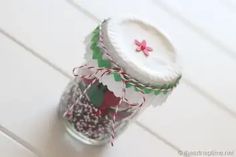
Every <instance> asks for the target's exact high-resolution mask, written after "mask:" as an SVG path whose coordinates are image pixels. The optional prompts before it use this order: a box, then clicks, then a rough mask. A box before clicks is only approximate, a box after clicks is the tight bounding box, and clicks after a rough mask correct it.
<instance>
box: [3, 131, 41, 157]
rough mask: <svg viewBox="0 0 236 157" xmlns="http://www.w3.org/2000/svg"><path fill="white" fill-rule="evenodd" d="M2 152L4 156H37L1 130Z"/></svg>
mask: <svg viewBox="0 0 236 157" xmlns="http://www.w3.org/2000/svg"><path fill="white" fill-rule="evenodd" d="M0 152H1V156H4V157H16V156H17V157H36V155H35V154H33V153H32V152H30V151H29V150H27V149H26V148H25V147H23V146H22V145H21V144H19V143H17V142H16V141H14V140H12V139H11V138H10V137H8V136H7V135H6V134H4V133H2V132H0Z"/></svg>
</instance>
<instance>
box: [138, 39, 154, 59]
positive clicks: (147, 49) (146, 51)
mask: <svg viewBox="0 0 236 157" xmlns="http://www.w3.org/2000/svg"><path fill="white" fill-rule="evenodd" d="M135 45H137V46H138V47H137V48H136V51H137V52H140V51H142V52H143V53H144V55H145V56H148V55H149V52H150V51H152V48H151V47H148V46H147V43H146V40H143V41H142V42H139V41H138V40H135Z"/></svg>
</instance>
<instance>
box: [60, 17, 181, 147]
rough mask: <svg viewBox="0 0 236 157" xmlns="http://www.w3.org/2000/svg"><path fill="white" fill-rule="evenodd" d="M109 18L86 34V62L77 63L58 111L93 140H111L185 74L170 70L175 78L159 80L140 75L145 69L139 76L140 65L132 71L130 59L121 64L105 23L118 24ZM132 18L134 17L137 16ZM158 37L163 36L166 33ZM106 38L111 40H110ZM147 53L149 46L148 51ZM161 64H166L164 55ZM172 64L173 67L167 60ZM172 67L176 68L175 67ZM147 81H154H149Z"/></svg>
mask: <svg viewBox="0 0 236 157" xmlns="http://www.w3.org/2000/svg"><path fill="white" fill-rule="evenodd" d="M109 21H110V20H106V21H104V22H102V24H101V25H100V26H98V27H97V28H96V29H95V30H94V31H93V33H92V34H91V35H90V36H89V37H88V39H87V41H86V44H87V52H86V55H85V56H86V59H87V63H86V64H85V65H83V66H80V67H78V68H74V70H73V73H74V76H75V78H74V79H73V80H72V81H71V82H70V83H69V84H68V86H67V88H66V90H65V92H64V94H63V95H62V97H61V101H60V116H61V117H62V119H63V121H64V123H65V125H66V129H67V131H68V132H69V133H70V134H71V135H72V136H73V137H75V138H76V139H78V140H80V141H82V142H84V143H86V144H91V145H101V144H106V143H109V142H111V144H112V145H113V140H114V138H116V137H117V136H118V135H119V134H120V133H121V132H122V131H123V130H124V129H125V128H126V127H127V126H128V124H129V123H130V121H132V120H134V119H135V117H136V116H137V115H139V113H140V112H141V111H142V110H143V109H144V108H145V107H147V106H149V105H150V104H155V105H158V104H159V105H160V104H162V103H163V102H164V101H165V100H166V98H167V97H168V95H169V94H170V93H171V91H172V89H173V88H174V87H175V86H176V85H177V84H178V82H179V80H180V78H181V74H180V73H177V72H176V71H174V72H173V71H171V72H172V73H170V76H173V77H172V80H170V79H167V80H166V82H165V81H164V82H163V81H162V82H158V81H155V80H150V78H151V77H148V76H147V78H141V77H144V76H145V75H142V73H141V72H140V77H137V76H139V75H137V69H135V75H133V72H132V67H131V70H130V66H129V64H130V62H127V67H126V66H124V64H122V65H123V66H120V65H121V64H120V63H117V62H118V60H115V59H114V58H113V57H114V53H116V54H118V53H119V52H117V51H116V50H114V49H113V47H112V48H111V46H110V45H112V40H109V41H108V40H106V39H108V38H109V35H107V34H104V33H105V31H104V30H107V27H116V26H112V25H110V26H108V25H107V23H108V22H109ZM130 22H131V23H132V22H134V20H131V21H130ZM138 22H140V20H138ZM142 23H143V21H142ZM143 24H145V23H143ZM113 25H114V21H113ZM146 26H150V24H147V25H146ZM134 28H136V27H134ZM150 29H153V27H152V28H150ZM145 30H146V29H145ZM159 33H160V32H159ZM108 34H109V33H108ZM160 37H161V38H163V35H161V36H160ZM110 38H111V37H110ZM129 38H130V37H129ZM164 39H165V41H166V42H167V46H169V45H171V44H170V43H169V40H167V39H166V38H165V37H164ZM108 42H111V43H109V44H108ZM135 43H136V45H138V44H140V43H139V42H138V41H136V40H135ZM145 45H146V43H145ZM145 45H142V46H143V47H142V46H141V47H140V49H139V50H140V51H143V50H144V48H145ZM116 46H117V45H116ZM171 48H172V47H171ZM149 50H151V48H150V49H149ZM173 51H174V49H173ZM131 54H132V53H131ZM147 54H148V52H147V51H146V52H145V55H147ZM132 55H136V54H132ZM144 57H147V56H144ZM144 59H145V58H144ZM161 64H162V65H163V61H162V63H161ZM128 67H129V68H128ZM161 68H163V67H161ZM164 68H165V66H164ZM168 68H170V66H169V65H168ZM128 69H129V70H128ZM159 69H160V68H159ZM173 69H174V70H176V68H175V67H174V68H173ZM126 70H127V71H128V72H129V73H128V72H127V71H126ZM168 70H169V69H168ZM162 71H163V70H162ZM171 74H172V75H171ZM176 74H178V75H176ZM134 76H136V77H134ZM161 76H162V75H161ZM168 78H170V77H168ZM152 79H153V77H152ZM158 79H159V77H158ZM142 80H145V81H146V82H143V81H142ZM147 81H148V82H151V83H147ZM152 81H153V82H155V84H154V83H152Z"/></svg>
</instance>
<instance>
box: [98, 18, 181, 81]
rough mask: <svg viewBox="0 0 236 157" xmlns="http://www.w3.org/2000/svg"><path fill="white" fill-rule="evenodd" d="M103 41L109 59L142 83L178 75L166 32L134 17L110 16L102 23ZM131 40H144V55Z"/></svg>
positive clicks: (169, 79)
mask: <svg viewBox="0 0 236 157" xmlns="http://www.w3.org/2000/svg"><path fill="white" fill-rule="evenodd" d="M102 34H103V40H104V42H105V43H104V44H105V46H106V47H107V49H108V51H109V53H110V55H111V57H112V58H113V60H114V61H115V62H116V63H117V64H118V65H119V66H121V67H122V68H123V69H124V70H125V71H126V72H127V73H128V74H129V75H131V76H132V77H134V78H135V79H137V80H139V81H141V82H142V83H146V84H155V83H161V84H164V83H172V82H173V81H175V80H176V79H177V78H178V77H179V76H180V75H181V72H180V68H179V66H178V63H177V59H176V51H175V48H174V47H173V45H172V44H171V42H170V40H169V39H168V38H167V36H166V35H165V34H164V33H163V32H162V31H160V30H159V29H157V28H156V27H155V26H154V25H152V24H151V23H150V22H148V21H145V20H144V19H140V18H137V17H129V18H127V17H114V18H111V19H109V20H107V21H106V22H105V23H103V24H102ZM135 40H137V41H139V42H142V41H143V40H145V41H146V46H147V47H150V48H151V49H152V50H151V51H149V52H148V53H149V55H148V56H146V55H145V53H144V52H143V51H139V52H138V51H136V49H137V47H138V45H136V44H135Z"/></svg>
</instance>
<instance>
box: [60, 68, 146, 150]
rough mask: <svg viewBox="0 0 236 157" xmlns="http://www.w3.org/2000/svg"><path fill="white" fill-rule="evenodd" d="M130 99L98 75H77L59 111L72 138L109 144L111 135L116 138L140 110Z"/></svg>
mask: <svg viewBox="0 0 236 157" xmlns="http://www.w3.org/2000/svg"><path fill="white" fill-rule="evenodd" d="M87 72H89V73H91V71H89V70H87ZM111 81H114V80H111ZM85 90H86V92H85ZM133 92H135V91H133ZM127 94H132V93H130V92H129V93H127ZM128 102H129V100H125V99H122V98H121V97H117V96H116V95H115V94H114V91H111V90H109V89H108V87H107V85H104V84H103V83H102V82H99V79H97V78H96V76H94V77H90V78H79V77H76V78H75V79H74V80H72V81H71V82H70V83H69V84H68V86H67V87H66V90H65V91H64V94H63V95H62V97H61V101H60V112H59V114H60V117H61V118H62V119H63V121H64V123H65V125H66V129H67V131H68V132H69V133H70V134H71V135H72V136H73V137H75V138H76V139H78V140H80V141H82V142H84V143H86V144H91V145H101V144H106V143H109V141H110V140H111V138H112V136H115V137H117V136H118V135H119V134H120V133H121V132H122V131H123V130H124V129H125V128H126V127H127V125H128V123H129V122H130V121H131V120H133V119H134V117H136V116H137V115H138V113H139V112H140V110H141V108H140V107H139V104H138V103H137V104H135V103H132V104H130V103H128Z"/></svg>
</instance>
